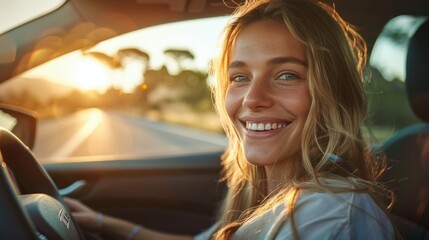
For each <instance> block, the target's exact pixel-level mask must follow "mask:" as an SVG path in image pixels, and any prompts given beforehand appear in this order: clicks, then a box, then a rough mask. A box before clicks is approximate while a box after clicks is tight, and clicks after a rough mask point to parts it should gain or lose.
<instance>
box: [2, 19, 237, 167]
mask: <svg viewBox="0 0 429 240" xmlns="http://www.w3.org/2000/svg"><path fill="white" fill-rule="evenodd" d="M227 20H228V19H227V18H226V17H216V18H209V19H201V20H192V21H185V22H178V23H172V24H165V25H160V26H155V27H150V28H146V29H142V30H139V31H135V32H132V33H129V34H126V35H123V36H119V37H116V38H114V39H111V40H108V41H104V42H102V43H100V44H98V45H96V46H95V47H93V48H91V49H85V50H79V51H74V52H71V53H69V54H67V55H64V56H62V57H59V58H57V59H55V60H52V61H50V62H48V63H46V64H43V65H40V66H38V67H36V68H34V69H32V70H29V71H27V72H25V73H23V74H21V75H19V76H18V77H16V78H15V79H12V80H11V81H6V82H5V83H3V84H2V85H0V96H2V97H1V98H2V99H0V100H1V101H2V102H5V103H9V104H12V105H18V106H21V107H24V108H27V109H32V110H35V111H36V112H37V113H38V115H39V124H38V133H37V138H36V142H35V147H34V153H35V155H36V156H37V157H38V158H39V159H41V160H42V161H45V162H57V161H69V160H72V161H78V160H79V158H80V157H83V156H85V157H87V156H93V157H94V159H97V156H103V159H106V156H107V159H108V158H111V159H119V158H120V159H131V158H136V157H147V156H160V155H168V154H175V155H177V154H185V153H186V154H188V153H197V152H208V151H220V150H223V149H224V146H225V144H226V140H225V137H224V135H223V133H222V128H221V125H220V123H219V120H218V117H217V115H216V113H215V111H214V109H213V106H212V105H213V104H212V102H211V93H210V89H209V87H208V85H209V82H210V80H209V78H208V74H207V70H208V68H209V64H210V61H211V58H212V56H213V53H214V50H215V48H216V42H217V40H218V36H219V34H220V32H221V29H222V28H223V26H224V25H225V23H226V21H227ZM86 159H88V158H86Z"/></svg>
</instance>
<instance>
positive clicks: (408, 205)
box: [381, 21, 429, 239]
mask: <svg viewBox="0 0 429 240" xmlns="http://www.w3.org/2000/svg"><path fill="white" fill-rule="evenodd" d="M428 42H429V21H426V22H425V23H424V24H422V25H421V26H420V27H419V29H418V30H417V32H416V33H415V34H414V35H413V37H412V38H411V39H410V43H409V48H408V54H407V61H406V80H405V83H406V90H407V95H408V101H409V104H410V107H411V108H412V109H413V111H414V113H415V114H416V115H417V116H418V117H419V118H420V119H421V120H422V121H424V123H421V124H416V125H412V126H409V127H407V128H405V129H403V130H401V131H399V132H398V133H396V134H395V135H394V136H392V137H391V138H390V139H389V140H388V141H386V142H385V143H384V144H383V145H382V146H381V148H382V150H383V151H384V152H385V154H386V158H387V161H388V167H387V171H386V173H385V174H384V175H383V178H382V181H384V182H386V183H387V186H388V187H389V188H390V189H392V190H393V191H394V193H395V195H396V199H395V203H394V207H393V209H392V213H393V216H401V218H395V217H394V219H395V221H397V226H398V227H399V229H400V230H402V231H403V234H404V235H405V236H407V237H406V239H427V238H429V232H428V228H429V209H428V203H429V183H428V181H427V176H429V167H428V161H429V125H428V124H427V123H428V122H429V115H428V108H427V106H429V87H428V84H427V82H428V80H427V79H428V76H429V72H428V71H429V65H428V64H429V55H428V54H429V46H428V44H427V43H428ZM395 179H396V180H395ZM408 221H409V222H408ZM411 223H417V224H411Z"/></svg>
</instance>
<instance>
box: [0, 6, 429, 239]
mask: <svg viewBox="0 0 429 240" xmlns="http://www.w3.org/2000/svg"><path fill="white" fill-rule="evenodd" d="M239 2H241V1H234V0H158V1H157V0H124V1H115V0H66V1H65V2H64V3H63V4H62V5H61V6H60V7H59V8H58V9H56V10H55V11H52V12H50V13H46V14H44V15H42V16H40V17H38V18H36V19H34V20H32V21H30V22H27V23H25V24H22V25H20V26H18V27H16V28H13V29H10V30H8V31H6V32H4V33H0V46H2V47H1V48H0V88H1V84H2V83H3V82H4V83H6V82H8V80H9V79H11V78H14V77H16V76H19V74H21V73H24V72H26V71H27V70H29V69H32V68H35V67H37V66H39V65H41V64H43V63H45V62H48V61H50V60H52V59H55V58H57V57H59V56H61V55H64V54H67V53H69V52H72V51H74V50H78V49H88V48H90V47H92V46H94V45H96V44H97V43H99V42H102V41H104V40H106V39H109V38H112V37H114V36H117V35H121V34H124V33H128V32H131V31H134V30H137V29H140V28H146V27H151V26H156V25H160V24H164V23H169V22H176V21H184V20H191V19H198V18H207V17H215V16H226V15H228V14H230V13H231V12H233V10H234V6H235V5H236V4H237V3H239ZM325 2H328V3H332V4H335V7H336V8H337V10H338V12H339V13H340V14H341V15H342V16H343V17H344V18H345V19H346V20H347V21H349V22H351V23H352V24H354V25H355V26H357V27H358V30H359V31H360V32H361V33H362V35H363V36H364V38H365V39H366V40H367V42H368V50H369V53H370V52H371V50H372V48H373V47H374V44H375V42H376V39H377V37H378V36H379V34H380V32H381V30H382V29H383V26H384V25H385V24H386V23H387V22H388V21H389V20H390V19H392V18H394V17H396V16H399V15H413V16H429V2H428V1H426V0H415V1H413V2H407V1H404V0H380V1H373V0H361V1H342V0H338V1H337V0H329V1H325ZM81 23H85V24H86V25H85V26H86V27H85V29H84V30H83V31H75V32H73V31H72V30H73V29H75V27H76V26H77V25H79V24H81ZM88 23H89V24H88ZM71 32H73V34H71ZM196 34H198V33H196ZM63 38H64V39H65V40H62V41H58V39H63ZM40 40H43V41H40ZM428 43H429V21H427V20H426V22H425V23H424V24H422V25H421V26H420V27H419V28H418V30H417V31H416V33H415V34H414V35H413V36H412V37H411V39H410V42H409V48H408V53H407V59H406V77H405V78H406V79H405V85H406V91H407V96H408V102H409V105H410V108H411V109H412V111H413V112H414V114H415V115H416V116H417V117H418V118H419V119H420V120H421V122H420V123H419V124H416V125H411V126H408V127H406V128H404V129H402V130H400V131H398V132H396V133H394V134H393V135H392V136H390V137H389V138H388V139H387V140H386V141H384V142H382V143H381V144H379V145H377V148H378V150H380V151H383V152H384V153H385V155H386V160H387V168H386V169H387V170H386V172H385V174H384V175H383V176H382V179H381V181H382V182H383V183H386V185H387V186H388V187H389V188H390V189H392V191H393V192H394V193H395V195H396V200H395V202H394V205H393V208H392V211H391V214H390V215H391V219H392V221H393V222H394V223H395V225H396V226H397V228H398V231H399V232H400V233H401V235H402V236H403V238H404V239H429V207H428V205H429V182H428V176H429V172H428V171H429V111H428V107H427V106H429V81H428V78H429V45H428ZM42 50H43V51H42ZM35 52H38V53H40V54H37V55H35V54H33V53H35ZM0 94H1V93H0ZM1 104H2V101H1V96H0V109H2V111H3V112H7V113H8V114H10V115H12V116H15V117H16V118H17V119H18V120H19V121H21V122H22V126H23V128H21V129H19V128H16V129H14V130H11V131H9V130H6V129H3V128H0V160H1V161H0V162H1V166H2V167H1V171H0V185H1V186H4V187H1V188H0V216H1V218H0V239H98V238H99V236H95V235H93V234H91V233H88V232H85V231H82V229H80V228H79V227H77V226H76V225H75V224H74V222H73V220H72V219H70V213H69V211H68V210H67V207H66V206H65V204H64V202H63V197H65V196H68V197H73V198H76V199H79V200H80V201H82V202H83V203H85V204H87V205H88V206H90V207H91V208H93V209H96V210H97V211H99V212H101V213H104V214H108V215H112V216H117V217H120V218H124V219H128V220H130V221H132V222H135V223H138V224H141V225H143V226H147V227H149V228H152V229H155V230H159V231H165V232H170V233H177V234H197V233H199V232H201V231H203V230H204V229H206V228H208V227H210V226H211V225H212V224H213V223H214V222H215V219H216V211H217V210H218V209H219V207H220V204H221V200H222V198H223V196H224V194H225V191H226V188H227V186H226V184H225V183H224V182H221V181H219V179H220V178H221V176H222V170H221V165H220V157H221V155H222V153H223V151H222V150H221V149H220V150H208V151H206V152H199V153H192V154H177V155H168V156H164V155H160V156H150V157H147V156H146V157H140V156H132V157H129V158H126V159H122V158H120V157H116V156H102V157H101V158H100V157H92V156H87V157H84V158H83V159H82V158H81V159H79V161H76V162H73V161H67V162H58V163H55V162H52V163H43V164H42V163H40V162H39V159H37V157H36V156H35V154H34V153H33V152H32V146H33V145H34V139H35V135H37V134H39V133H38V132H37V130H38V129H37V124H36V123H35V120H36V119H37V118H38V116H37V113H36V112H34V111H32V110H31V109H25V110H23V109H20V108H19V106H11V105H5V106H2V105H1ZM20 126H21V125H20ZM24 127H27V128H24ZM22 131H24V132H27V133H28V134H22ZM20 132H21V133H20ZM55 138H56V135H53V136H52V139H49V140H50V141H55ZM39 144H40V143H39ZM378 150H377V151H378ZM63 209H65V212H62V210H63ZM58 211H59V212H60V215H58ZM58 218H59V219H60V222H58V221H57V220H56V219H58ZM63 225H65V226H67V228H69V229H72V230H71V231H65V230H64V227H63ZM43 237H45V238H43Z"/></svg>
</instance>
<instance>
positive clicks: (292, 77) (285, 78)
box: [277, 72, 299, 81]
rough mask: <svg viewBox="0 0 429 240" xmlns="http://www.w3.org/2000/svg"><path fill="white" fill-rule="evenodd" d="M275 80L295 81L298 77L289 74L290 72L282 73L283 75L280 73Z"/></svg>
mask: <svg viewBox="0 0 429 240" xmlns="http://www.w3.org/2000/svg"><path fill="white" fill-rule="evenodd" d="M277 79H279V80H285V81H288V80H296V79H299V77H298V75H296V74H294V73H291V72H284V73H281V74H280V75H279V77H278V78H277Z"/></svg>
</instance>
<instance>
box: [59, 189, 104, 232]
mask: <svg viewBox="0 0 429 240" xmlns="http://www.w3.org/2000/svg"><path fill="white" fill-rule="evenodd" d="M64 201H65V202H66V204H67V206H68V207H69V208H70V210H71V212H72V215H73V218H74V219H75V220H76V222H77V224H79V226H81V227H83V228H85V229H88V230H92V231H97V232H99V231H100V230H101V227H102V226H103V219H104V216H103V215H101V214H100V213H97V212H96V211H94V210H92V209H91V208H89V207H88V206H86V205H85V204H83V203H81V202H79V201H78V200H75V199H72V198H67V197H65V198H64Z"/></svg>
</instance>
